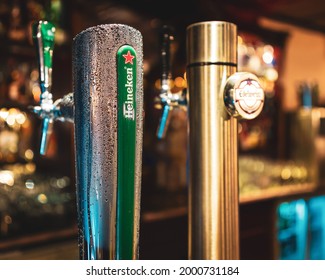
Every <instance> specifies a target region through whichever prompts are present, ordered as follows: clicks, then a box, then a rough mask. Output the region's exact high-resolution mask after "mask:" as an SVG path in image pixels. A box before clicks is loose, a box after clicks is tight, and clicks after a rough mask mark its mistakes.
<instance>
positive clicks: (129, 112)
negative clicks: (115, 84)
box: [123, 62, 134, 120]
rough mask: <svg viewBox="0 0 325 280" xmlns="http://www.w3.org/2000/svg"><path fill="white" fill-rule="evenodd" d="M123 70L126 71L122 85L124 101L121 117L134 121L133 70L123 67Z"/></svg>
mask: <svg viewBox="0 0 325 280" xmlns="http://www.w3.org/2000/svg"><path fill="white" fill-rule="evenodd" d="M125 63H127V62H125ZM130 63H131V62H130ZM124 69H125V71H126V74H125V75H126V83H125V85H124V86H125V88H126V99H125V101H124V104H123V115H124V117H125V118H126V119H132V120H134V106H133V104H134V91H133V69H132V68H128V67H124Z"/></svg>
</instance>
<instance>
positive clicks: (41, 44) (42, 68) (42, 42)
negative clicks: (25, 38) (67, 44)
mask: <svg viewBox="0 0 325 280" xmlns="http://www.w3.org/2000/svg"><path fill="white" fill-rule="evenodd" d="M54 36H55V27H54V25H53V24H52V23H50V22H48V21H42V20H41V21H38V22H36V23H34V24H33V41H34V44H35V46H36V49H37V56H38V57H37V58H38V64H39V82H40V87H41V103H42V101H43V100H44V99H48V98H51V99H52V96H51V95H50V91H51V86H52V61H53V59H52V57H53V48H54Z"/></svg>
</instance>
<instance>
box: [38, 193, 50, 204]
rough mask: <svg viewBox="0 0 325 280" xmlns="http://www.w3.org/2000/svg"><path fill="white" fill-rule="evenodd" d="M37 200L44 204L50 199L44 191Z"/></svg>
mask: <svg viewBox="0 0 325 280" xmlns="http://www.w3.org/2000/svg"><path fill="white" fill-rule="evenodd" d="M37 200H38V201H39V202H40V203H42V204H46V203H47V201H48V199H47V196H46V195H45V194H44V193H41V194H39V195H38V196H37Z"/></svg>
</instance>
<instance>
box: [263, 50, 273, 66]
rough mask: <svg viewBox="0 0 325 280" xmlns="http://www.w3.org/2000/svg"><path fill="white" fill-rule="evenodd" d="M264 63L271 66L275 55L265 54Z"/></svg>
mask: <svg viewBox="0 0 325 280" xmlns="http://www.w3.org/2000/svg"><path fill="white" fill-rule="evenodd" d="M263 61H264V62H265V63H266V64H271V63H272V61H273V54H271V53H270V52H265V53H263Z"/></svg>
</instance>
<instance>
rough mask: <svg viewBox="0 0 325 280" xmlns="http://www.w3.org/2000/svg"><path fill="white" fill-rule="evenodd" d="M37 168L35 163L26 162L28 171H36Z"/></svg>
mask: <svg viewBox="0 0 325 280" xmlns="http://www.w3.org/2000/svg"><path fill="white" fill-rule="evenodd" d="M35 170H36V165H35V164H34V163H27V164H26V171H27V172H28V173H34V172H35Z"/></svg>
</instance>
